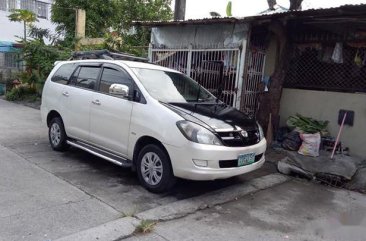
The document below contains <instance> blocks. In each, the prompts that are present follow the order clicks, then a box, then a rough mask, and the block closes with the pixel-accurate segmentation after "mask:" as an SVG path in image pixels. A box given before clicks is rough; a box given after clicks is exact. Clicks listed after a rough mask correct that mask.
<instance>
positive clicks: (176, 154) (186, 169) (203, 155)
mask: <svg viewBox="0 0 366 241" xmlns="http://www.w3.org/2000/svg"><path fill="white" fill-rule="evenodd" d="M164 146H165V148H166V149H167V151H168V153H169V156H170V159H171V162H172V167H173V172H174V175H175V176H176V177H180V178H184V179H190V180H215V179H225V178H229V177H233V176H238V175H241V174H244V173H248V172H251V171H254V170H256V169H258V168H260V167H261V166H262V165H263V164H264V161H265V155H264V152H265V150H266V146H267V143H266V140H265V139H263V140H261V141H260V142H259V143H258V144H256V145H252V146H247V147H227V146H213V145H202V144H197V143H193V142H188V143H187V144H186V145H185V146H183V147H175V146H171V145H167V144H165V145H164ZM247 153H255V154H256V155H260V154H263V156H262V157H261V158H260V159H259V160H258V161H257V162H255V163H253V164H251V165H247V166H242V167H230V168H220V165H219V161H224V160H235V159H238V156H239V155H240V154H247ZM193 160H206V161H207V163H208V165H207V167H199V166H196V165H195V164H194V162H193Z"/></svg>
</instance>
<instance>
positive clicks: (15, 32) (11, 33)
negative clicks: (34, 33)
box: [0, 0, 56, 42]
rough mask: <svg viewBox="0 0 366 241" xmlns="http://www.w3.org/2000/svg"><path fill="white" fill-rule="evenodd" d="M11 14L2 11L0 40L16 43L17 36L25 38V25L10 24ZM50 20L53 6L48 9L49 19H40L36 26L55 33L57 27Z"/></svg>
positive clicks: (0, 16) (50, 0)
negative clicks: (9, 16) (9, 17)
mask: <svg viewBox="0 0 366 241" xmlns="http://www.w3.org/2000/svg"><path fill="white" fill-rule="evenodd" d="M42 2H47V3H52V0H43V1H42ZM9 14H10V12H7V11H1V10H0V40H1V41H11V42H16V41H17V40H19V38H17V37H15V36H19V37H22V36H23V31H24V30H23V23H18V22H10V21H9V19H8V17H7V16H8V15H9ZM50 18H51V5H49V9H48V19H42V18H39V19H38V20H39V22H36V23H35V25H36V26H37V27H39V28H47V29H50V30H51V31H52V32H55V27H56V25H54V24H52V23H51V20H50Z"/></svg>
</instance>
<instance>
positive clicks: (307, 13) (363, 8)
mask: <svg viewBox="0 0 366 241" xmlns="http://www.w3.org/2000/svg"><path fill="white" fill-rule="evenodd" d="M345 11H355V12H357V11H359V12H360V13H365V14H366V4H347V5H342V6H340V7H331V8H317V9H314V8H313V9H306V10H292V11H283V12H264V13H261V14H259V15H254V16H247V17H240V18H236V17H214V18H202V19H188V20H180V21H174V20H170V21H135V22H134V23H135V24H136V25H141V26H150V27H154V26H166V25H187V24H188V25H197V24H216V23H239V22H251V21H256V20H266V19H268V20H269V19H274V18H281V17H311V16H315V15H316V16H319V15H342V14H344V12H345Z"/></svg>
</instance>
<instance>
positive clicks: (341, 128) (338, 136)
mask: <svg viewBox="0 0 366 241" xmlns="http://www.w3.org/2000/svg"><path fill="white" fill-rule="evenodd" d="M346 117H347V112H345V113H344V116H343V120H342V124H341V127H340V128H339V131H338V135H337V139H336V142H335V143H334V147H333V151H332V155H331V157H330V159H333V157H334V153H335V150H336V149H337V145H338V142H339V138H340V137H341V132H342V130H343V126H344V121H345V120H346Z"/></svg>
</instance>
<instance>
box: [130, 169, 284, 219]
mask: <svg viewBox="0 0 366 241" xmlns="http://www.w3.org/2000/svg"><path fill="white" fill-rule="evenodd" d="M288 180H290V178H289V177H287V176H284V175H282V174H270V175H267V176H263V177H259V178H255V179H253V180H250V181H249V182H247V183H245V184H237V185H234V186H230V187H226V188H225V189H224V190H217V191H214V192H210V193H207V194H204V195H202V196H199V197H193V198H188V199H184V200H180V201H176V202H173V203H170V204H167V205H164V206H159V207H156V208H153V209H150V210H147V211H144V212H141V213H138V214H136V215H135V217H136V218H138V219H140V220H153V221H168V220H172V219H176V218H181V217H184V216H187V215H188V214H191V213H194V212H196V211H197V210H201V209H205V208H210V207H213V206H215V205H219V204H223V203H227V202H230V201H233V200H237V199H238V198H240V197H243V196H245V195H248V194H252V193H254V192H257V191H260V190H263V189H266V188H269V187H272V186H275V185H279V184H282V183H284V182H286V181H288Z"/></svg>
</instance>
